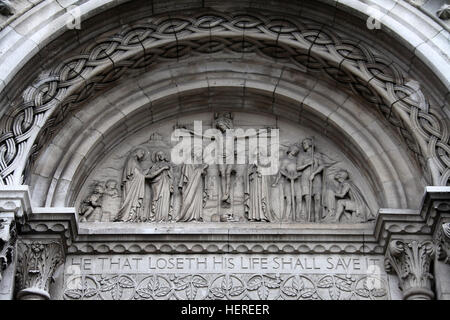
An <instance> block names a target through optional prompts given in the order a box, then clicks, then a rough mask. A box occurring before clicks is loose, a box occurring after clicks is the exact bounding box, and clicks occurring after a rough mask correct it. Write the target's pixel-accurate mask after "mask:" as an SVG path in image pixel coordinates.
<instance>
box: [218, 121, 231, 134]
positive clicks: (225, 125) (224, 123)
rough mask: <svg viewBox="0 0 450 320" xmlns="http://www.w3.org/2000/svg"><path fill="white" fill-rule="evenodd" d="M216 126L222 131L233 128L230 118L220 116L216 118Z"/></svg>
mask: <svg viewBox="0 0 450 320" xmlns="http://www.w3.org/2000/svg"><path fill="white" fill-rule="evenodd" d="M216 128H217V129H219V130H220V131H222V132H225V131H227V129H232V128H233V122H232V120H231V119H228V118H225V117H221V118H218V119H217V120H216Z"/></svg>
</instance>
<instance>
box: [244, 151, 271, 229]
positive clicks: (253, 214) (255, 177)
mask: <svg viewBox="0 0 450 320" xmlns="http://www.w3.org/2000/svg"><path fill="white" fill-rule="evenodd" d="M264 160H267V159H266V158H265V157H264V156H263V155H262V154H259V162H257V161H255V163H252V164H250V165H249V166H248V168H247V177H246V178H247V179H246V184H245V196H246V197H245V198H246V200H245V211H246V213H247V219H248V220H249V221H267V222H270V221H272V220H274V219H273V211H272V206H271V203H270V196H269V186H270V182H269V178H270V176H268V175H265V174H263V170H262V167H261V164H260V163H261V162H263V161H264ZM263 165H264V164H263Z"/></svg>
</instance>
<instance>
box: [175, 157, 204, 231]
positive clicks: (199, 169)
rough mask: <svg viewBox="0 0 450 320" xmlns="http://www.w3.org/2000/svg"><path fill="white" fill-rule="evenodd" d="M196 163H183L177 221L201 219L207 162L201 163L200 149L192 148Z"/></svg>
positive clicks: (179, 185)
mask: <svg viewBox="0 0 450 320" xmlns="http://www.w3.org/2000/svg"><path fill="white" fill-rule="evenodd" d="M194 159H195V162H196V163H193V164H183V166H182V169H181V176H180V182H179V184H178V188H179V189H180V192H181V195H182V201H181V203H182V205H181V211H180V215H179V217H178V220H177V221H184V222H188V221H203V206H204V201H205V184H204V175H205V172H206V169H207V168H208V165H207V164H204V163H202V150H201V149H200V150H194Z"/></svg>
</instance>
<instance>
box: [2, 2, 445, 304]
mask: <svg viewBox="0 0 450 320" xmlns="http://www.w3.org/2000/svg"><path fill="white" fill-rule="evenodd" d="M83 1H84V0H83ZM71 3H72V4H78V2H76V1H75V2H71ZM318 3H320V5H318ZM374 4H376V1H371V0H367V1H366V0H364V3H363V2H362V1H346V0H340V1H328V0H324V1H298V2H297V1H271V2H270V3H269V2H267V3H266V2H262V1H261V2H260V1H249V2H247V1H228V2H226V4H225V5H224V4H223V2H220V3H216V2H212V1H198V2H195V1H190V0H189V2H188V1H176V2H170V3H168V2H167V1H158V0H154V1H121V0H119V1H113V2H111V1H108V0H105V1H96V0H88V1H84V2H82V3H81V5H80V6H79V9H80V10H81V16H82V25H83V27H82V29H81V30H79V31H77V30H68V29H67V20H68V16H70V10H71V9H70V8H69V7H68V5H69V4H67V6H66V4H65V3H63V4H61V3H60V2H57V3H55V2H54V1H49V0H43V1H41V2H40V3H39V4H38V5H36V6H35V7H33V8H32V9H30V10H29V11H28V12H27V13H26V14H25V15H23V16H18V17H14V18H15V19H16V20H15V21H13V22H11V24H10V25H9V26H7V27H6V28H5V29H3V30H2V31H0V44H3V42H2V41H3V40H4V39H6V38H7V39H9V40H10V41H9V42H8V43H7V45H5V50H4V51H5V55H4V56H2V57H1V58H0V59H3V60H0V67H1V68H3V69H0V70H1V71H2V72H0V81H1V82H0V88H2V90H3V91H2V92H1V95H0V102H1V103H2V105H7V106H8V107H7V108H1V109H0V115H1V119H0V127H1V135H0V184H1V185H2V188H4V190H2V192H0V196H1V197H0V198H1V199H0V200H2V201H3V200H4V199H6V201H9V202H8V206H4V207H5V208H7V209H8V210H11V211H13V210H15V211H14V212H6V213H5V212H3V211H2V212H0V215H1V217H0V218H2V217H6V218H7V219H6V220H4V219H3V220H2V219H0V224H2V226H1V227H3V226H4V225H5V224H4V223H5V222H6V223H8V224H7V226H8V228H10V230H12V232H11V233H10V234H11V235H13V234H14V231H15V229H14V226H15V223H17V224H18V225H19V228H18V230H19V242H20V243H19V245H18V246H17V247H18V249H19V251H20V252H19V253H18V255H17V256H18V263H17V264H18V266H20V267H19V268H17V270H18V272H19V277H18V279H21V280H25V281H19V282H20V285H19V286H20V287H24V290H22V291H20V294H19V295H18V297H22V296H23V295H25V296H27V295H30V294H31V296H33V295H34V296H35V297H38V296H42V297H44V298H47V299H48V298H49V294H48V292H51V296H52V297H57V298H74V299H79V298H84V297H81V296H79V294H78V293H77V292H75V291H71V290H70V288H69V284H70V283H69V280H68V278H67V277H66V276H67V275H68V269H66V270H65V271H64V272H63V273H62V274H61V276H59V278H58V277H57V278H58V279H59V280H57V283H56V284H54V285H53V289H52V288H50V287H49V286H48V284H49V281H50V278H51V274H50V273H53V271H54V270H52V272H50V273H49V279H48V281H47V282H45V281H44V282H45V283H43V286H42V288H39V290H37V291H36V290H35V289H36V288H31V290H30V288H26V286H27V283H26V280H27V276H30V275H31V273H29V272H28V273H27V272H26V270H27V269H26V268H22V266H23V265H24V262H25V263H26V258H25V259H24V257H27V255H28V254H30V253H32V252H34V253H32V254H36V250H41V252H42V255H43V256H45V257H47V258H49V259H52V260H51V261H50V260H49V261H46V262H45V263H46V265H48V266H50V265H51V268H52V269H56V266H58V263H61V262H62V261H64V260H66V261H65V266H66V267H67V266H69V265H70V264H73V265H76V264H77V263H79V261H81V260H77V259H78V258H81V259H88V260H89V259H97V258H99V259H103V258H105V256H109V258H113V256H114V257H118V258H126V257H130V256H132V255H139V256H142V255H148V256H149V258H153V257H159V258H162V259H165V257H166V256H165V254H167V255H169V254H170V255H171V256H174V255H179V256H180V257H182V256H185V255H186V254H188V255H190V256H199V257H206V258H208V257H209V258H211V257H213V255H214V256H216V257H228V256H233V257H235V258H238V257H239V256H240V257H242V253H245V255H243V256H249V257H250V256H254V257H256V256H258V257H263V258H264V257H267V256H268V255H273V256H274V257H276V256H277V255H279V254H282V256H283V257H287V258H289V257H297V258H298V255H299V254H300V256H302V257H304V258H305V259H306V260H308V259H309V261H310V262H314V261H322V262H323V263H319V269H320V268H322V269H321V270H320V272H319V271H317V272H318V273H317V274H311V276H310V275H309V274H308V275H307V274H306V273H305V274H299V276H302V277H303V279H306V280H307V279H310V280H307V281H310V282H308V283H311V284H312V285H313V287H314V288H316V287H317V288H319V285H316V284H314V283H315V282H314V281H316V280H317V283H320V282H321V279H322V280H324V279H325V280H326V279H331V278H333V279H335V277H336V279H338V278H339V275H340V274H344V273H345V274H347V273H348V271H349V270H337V269H336V270H335V271H330V270H328V268H325V266H326V265H325V264H324V263H325V261H328V262H329V261H330V260H329V259H331V261H335V260H333V259H336V261H338V260H339V259H341V258H343V259H345V258H347V259H353V258H355V259H361V261H366V262H367V261H369V260H367V258H370V259H372V261H376V262H374V264H375V265H376V266H377V267H380V270H381V274H380V276H381V278H380V279H382V281H383V286H384V289H383V291H382V292H381V293H379V294H380V298H383V299H384V298H396V297H400V296H401V295H402V294H403V296H404V298H409V297H410V295H411V292H412V293H413V294H416V297H415V298H423V294H425V295H426V297H428V298H432V297H433V296H434V294H436V295H437V296H439V297H440V298H442V297H443V296H445V290H447V289H445V288H444V289H442V288H441V289H439V288H438V286H436V285H435V287H436V288H438V289H437V290H436V293H433V292H432V291H431V289H432V287H433V285H432V284H431V280H430V281H428V282H427V283H426V284H423V283H419V284H416V283H415V282H414V281H415V280H414V279H417V278H420V277H416V275H415V274H412V273H411V274H408V276H407V277H406V278H405V277H404V276H400V273H401V272H398V270H404V269H405V268H406V267H410V270H419V269H420V268H422V269H420V270H423V273H424V274H426V275H429V274H433V276H434V277H435V279H436V283H435V284H438V283H440V282H442V281H440V279H448V276H447V274H448V273H447V272H446V271H445V272H441V271H439V270H438V269H436V270H431V267H430V266H431V265H433V266H442V263H443V262H439V261H441V260H442V261H444V260H445V259H446V256H445V257H444V255H443V253H444V251H443V250H442V249H444V248H446V247H445V243H444V242H443V241H447V240H445V239H444V237H445V236H446V234H447V233H448V232H447V230H448V224H445V223H444V222H448V212H449V210H448V187H444V186H447V185H448V184H449V177H450V169H449V167H450V160H449V153H450V147H449V143H448V139H449V131H448V127H449V126H448V114H449V113H448V110H446V99H448V97H449V95H448V83H449V82H448V75H449V74H450V73H448V72H446V70H448V63H446V62H448V61H445V52H444V51H445V49H443V48H444V47H445V46H444V45H443V42H444V39H443V38H446V36H447V35H448V32H447V31H446V30H444V29H442V26H441V25H438V24H436V23H434V21H432V20H430V19H429V18H428V17H424V16H423V14H421V13H420V12H419V11H418V10H415V9H414V7H411V6H410V5H408V4H407V3H406V2H405V1H392V2H391V1H389V0H387V1H383V4H382V5H380V6H379V9H380V10H381V11H382V13H383V14H384V15H383V21H382V24H381V29H379V30H372V31H369V29H367V24H366V22H367V18H368V16H367V12H368V11H367V10H366V9H367V8H368V7H369V6H372V5H374ZM44 13H45V14H44ZM401 13H408V15H407V16H408V18H407V19H404V18H403V17H402V16H401ZM419 22H420V23H419ZM43 26H45V28H43ZM439 26H440V29H439ZM3 36H5V37H6V38H3V40H2V37H3ZM0 47H1V48H3V47H2V46H1V45H0ZM443 52H444V53H443ZM11 61H12V62H13V63H10V62H11ZM22 67H23V68H22ZM3 71H4V72H3ZM19 71H20V72H19ZM5 92H6V93H5ZM194 120H202V123H203V126H204V127H203V130H205V129H207V128H213V127H215V128H219V129H220V128H222V129H223V128H224V127H230V126H233V127H235V128H243V129H248V128H254V129H261V128H271V129H280V142H281V149H280V153H281V157H280V170H278V171H277V172H276V174H274V175H271V176H263V175H261V174H260V172H261V171H260V170H261V167H258V166H234V167H229V166H224V167H220V166H209V167H207V168H206V167H203V166H181V165H174V164H173V163H170V159H168V158H165V157H164V154H163V153H156V152H155V151H160V150H163V151H165V152H166V154H169V153H170V150H171V148H172V147H173V145H174V143H175V142H173V141H170V135H171V133H172V132H173V130H174V129H175V128H183V130H185V131H189V129H190V128H192V124H193V121H194ZM190 134H191V133H190ZM201 134H202V135H203V134H204V133H201ZM306 137H314V139H313V141H312V142H313V143H311V141H309V140H306V141H305V140H304V139H305V138H306ZM311 144H312V145H313V148H312V146H311ZM139 150H143V152H141V151H139ZM135 151H136V152H135ZM311 160H313V161H311ZM309 161H311V164H309ZM311 166H313V167H314V168H316V169H317V170H318V171H317V174H316V175H315V176H313V174H312V173H311V172H310V171H308V170H311ZM292 168H294V169H292ZM318 168H321V170H319V169H318ZM130 172H133V177H138V178H136V179H137V180H134V178H133V179H132V178H131V177H130V175H129V173H130ZM293 172H294V173H293ZM294 174H295V175H294ZM305 177H306V178H305ZM309 177H311V179H310V180H308V178H309ZM136 181H137V182H136ZM168 182H171V183H173V184H171V183H168ZM19 184H26V185H29V188H30V194H31V203H30V201H28V200H29V199H28V187H27V186H17V185H19ZM5 185H6V187H5ZM121 185H122V188H121ZM430 185H432V186H433V187H429V186H430ZM425 186H427V187H426V193H425V197H423V191H424V187H425ZM438 186H439V187H438ZM171 187H173V188H172V189H171ZM133 188H134V189H133ZM130 190H133V191H130ZM192 190H194V191H195V192H192ZM308 195H311V197H309V196H308ZM11 198H14V199H13V201H10V200H11ZM101 198H102V200H100V199H101ZM18 199H19V200H18ZM20 201H21V203H22V204H20V203H19V202H20ZM136 204H138V205H136ZM11 205H14V207H12V206H11ZM20 206H22V207H23V208H21V207H20ZM99 208H100V209H99ZM2 210H3V207H2ZM199 213H201V214H199ZM5 214H6V216H5ZM14 219H15V220H17V221H16V222H14V221H15V220H14ZM445 219H447V220H445ZM202 220H203V222H205V223H198V224H197V223H182V222H200V221H202ZM112 221H114V223H109V222H112ZM175 221H177V223H176V224H171V223H164V222H175ZM91 222H102V223H91ZM123 222H157V223H123ZM159 222H162V223H159ZM178 222H180V223H178ZM208 222H210V223H208ZM216 222H221V223H216ZM235 222H245V223H235ZM254 222H260V223H254ZM316 222H321V223H320V224H318V223H316ZM8 228H6V229H5V228H3V230H9V229H8ZM445 228H447V229H445ZM443 231H444V232H447V233H446V234H443V233H442V232H443ZM432 237H433V240H434V241H433V243H440V245H441V248H438V247H436V259H437V260H436V261H434V260H433V261H434V263H433V264H430V261H431V259H435V249H434V248H435V247H434V245H433V244H432V241H431V240H430V239H431V238H432ZM41 238H42V241H41ZM50 238H51V239H50ZM447 238H448V236H447ZM398 239H400V241H399V240H398ZM11 240H14V241H15V239H12V238H11ZM59 240H61V243H59V242H60V241H59ZM8 241H9V240H8ZM10 242H11V243H12V241H10ZM36 242H38V244H37V243H36ZM60 244H62V246H60ZM407 248H415V249H411V250H409V249H407ZM60 249H62V250H60ZM416 249H417V250H416ZM438 251H439V252H440V253H439V254H437V252H438ZM48 252H53V253H57V254H54V255H53V254H47V253H48ZM63 252H64V253H65V254H67V256H66V257H63V255H60V253H63ZM417 252H419V256H420V257H419V259H415V256H414V255H415V254H416V253H417ZM247 254H249V255H247ZM101 255H105V256H103V257H102V256H101ZM399 257H401V258H399ZM385 258H386V261H387V262H388V264H386V266H387V267H386V269H383V261H385ZM315 259H316V260H315ZM439 259H440V260H439ZM306 260H305V262H307V261H306ZM447 260H448V259H447ZM97 261H98V260H97ZM148 261H150V259H149V260H148ZM274 261H275V260H274ZM348 261H350V260H348ZM445 261H446V260H445ZM404 262H408V263H409V262H412V263H413V264H414V265H413V266H406V267H405V265H403V264H402V263H404ZM8 263H9V262H8ZM89 263H90V262H89ZM439 263H441V265H438V264H439ZM12 264H13V263H11V265H12ZM389 264H390V266H391V267H393V268H394V269H395V271H396V272H398V273H399V278H398V279H396V278H395V277H394V278H393V277H390V276H388V275H387V274H386V272H391V271H392V270H388V269H389ZM419 265H420V266H419ZM424 266H425V267H424ZM14 268H16V267H12V269H14ZM31 268H34V269H35V266H31ZM162 268H163V269H164V268H165V267H162ZM365 268H368V265H366V266H364V267H363V269H360V270H358V271H357V270H356V269H355V270H353V271H351V272H356V273H355V275H356V278H355V279H354V280H351V281H353V282H354V283H353V284H352V288H350V291H348V290H347V292H349V295H346V296H345V297H347V298H349V299H350V298H352V299H353V298H357V297H356V295H358V292H359V294H360V295H361V293H363V294H365V298H367V295H368V296H369V298H370V299H372V298H373V297H372V296H371V294H372V293H367V294H366V292H365V291H364V292H362V291H361V290H359V291H358V290H357V289H358V288H360V287H358V286H360V285H361V284H362V283H363V282H362V280H363V279H365V278H367V273H366V271H368V269H365ZM319 269H317V270H319ZM325 269H326V270H325ZM391 269H392V268H391ZM21 270H24V271H25V272H24V273H23V274H21ZM239 270H240V269H239V268H238V269H236V270H235V271H233V272H241V271H242V270H240V271H239ZM274 270H275V269H274ZM445 270H448V269H445ZM13 271H14V272H15V270H13ZM116 271H117V270H116ZM116 271H114V270H112V269H111V270H109V271H106V272H108V273H109V272H111V275H113V274H114V273H115V272H116ZM135 271H136V272H138V273H140V272H141V271H142V270H135ZM166 271H167V270H164V272H166ZM185 271H186V270H185ZM194 271H195V272H197V271H198V270H194ZM210 271H211V272H212V273H211V274H210V276H211V282H210V284H209V285H210V287H211V289H212V288H213V287H214V283H215V281H216V280H217V279H222V277H223V276H224V274H217V275H215V276H214V277H213V273H214V274H215V273H216V272H218V270H215V268H212V269H211V270H210ZM278 271H279V270H278ZM278 271H276V272H277V273H278ZM297 271H298V270H297ZM297 271H295V272H297ZM303 271H305V270H303ZM303 271H301V272H303ZM14 272H13V273H14ZM130 272H131V271H130ZM133 272H134V271H133ZM161 272H162V271H161ZM220 272H222V271H220ZM227 272H228V271H227ZM252 272H253V271H252ZM255 272H257V271H256V269H255ZM292 272H293V270H290V271H289V273H288V274H284V275H282V277H284V278H283V279H285V281H284V283H283V284H282V285H281V283H280V290H282V289H281V286H286V285H289V282H288V281H286V279H288V277H291V276H292V275H293V273H292ZM299 272H300V271H299ZM314 272H316V271H315V270H314ZM330 272H331V273H330ZM147 273H148V270H145V272H144V273H142V274H131V273H130V274H128V271H127V274H125V273H124V274H121V277H128V279H129V280H130V284H131V282H133V288H131V287H132V286H130V288H129V289H130V290H128V291H127V292H125V293H124V294H125V295H124V296H122V297H121V298H127V295H128V294H129V293H130V292H131V293H133V292H134V290H135V289H136V292H141V291H139V289H140V286H142V285H144V284H145V281H147V280H145V279H150V278H147ZM55 274H56V273H55ZM160 275H163V274H162V273H161V274H160ZM251 276H252V275H250V274H246V275H239V274H238V273H233V275H231V274H230V277H229V278H230V279H231V278H232V277H234V279H235V280H236V281H241V283H244V282H245V281H244V280H245V279H247V280H248V279H250V278H249V277H251ZM227 277H228V276H227ZM330 277H331V278H330ZM63 278H64V279H63ZM144 278H145V279H144ZM4 279H9V280H8V281H9V282H8V283H9V284H10V286H11V288H12V286H13V284H14V281H12V279H14V277H8V276H6V277H4ZM92 279H94V278H92ZM133 279H134V280H133ZM143 279H144V280H143ZM155 279H156V278H155ZM161 279H162V278H161ZM204 279H206V278H204ZM214 279H215V280H214ZM239 279H241V280H239ZM411 279H413V280H412V281H410V280H411ZM138 280H139V281H140V282H139V284H138V282H136V281H138ZM141 280H143V281H141ZM58 281H59V282H58ZM242 281H244V282H242ZM333 281H334V280H333ZM408 281H409V282H411V283H409V282H408ZM94 282H95V281H94ZM407 282H408V283H407ZM5 283H6V282H5V281H4V280H2V283H1V285H2V286H3V285H4V284H5ZM87 285H88V284H87V283H86V286H87ZM91 285H93V286H97V285H98V284H97V283H91ZM292 286H293V285H292ZM398 287H401V288H402V290H403V292H402V293H400V292H399V291H398V289H397V288H398ZM409 287H411V288H412V289H413V290H412V291H411V290H409V289H408V288H409ZM2 288H3V287H2ZM97 288H100V287H97ZM305 288H306V287H305ZM311 288H312V287H311ZM361 288H362V287H361ZM423 288H426V289H427V290H425V291H424V290H423ZM209 289H210V288H209V287H208V290H209ZM306 289H308V288H306ZM416 289H417V290H416ZM2 290H3V289H2ZM2 290H0V291H2ZM48 290H50V291H48ZM52 290H53V291H52ZM95 290H97V289H95ZM175 290H176V289H175ZM277 290H278V289H277ZM352 290H353V291H352ZM47 291H48V292H47ZM100 291H101V292H100ZM275 291H276V290H275ZM2 292H3V291H2ZM10 292H12V289H11V290H10ZM85 292H87V291H85ZM280 292H281V291H280ZM322 293H323V292H322V291H321V290H316V294H317V295H318V296H317V295H316V298H319V296H320V298H322V299H323V298H325V299H326V298H329V299H332V298H333V296H327V294H325V295H323V296H322ZM77 294H78V295H77ZM280 294H281V293H280ZM298 294H300V291H299V292H298ZM95 295H96V298H102V299H104V298H107V299H108V298H111V299H115V297H114V296H109V293H105V292H104V291H102V290H97V291H96V292H95ZM352 295H353V296H352ZM132 296H133V295H130V296H128V297H130V298H131V297H132ZM187 297H188V298H189V296H187ZM247 297H253V296H251V295H249V296H247ZM255 297H256V296H255ZM280 297H281V296H280ZM345 297H344V296H341V297H340V299H342V298H345ZM361 297H362V296H361ZM116 298H117V297H116ZM119 298H120V297H119ZM191 298H192V297H191ZM259 298H261V297H259Z"/></svg>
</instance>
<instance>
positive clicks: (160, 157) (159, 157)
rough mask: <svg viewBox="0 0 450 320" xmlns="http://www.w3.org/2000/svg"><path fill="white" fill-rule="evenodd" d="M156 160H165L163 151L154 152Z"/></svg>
mask: <svg viewBox="0 0 450 320" xmlns="http://www.w3.org/2000/svg"><path fill="white" fill-rule="evenodd" d="M156 160H157V161H164V160H165V157H164V152H162V151H158V153H157V154H156Z"/></svg>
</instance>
